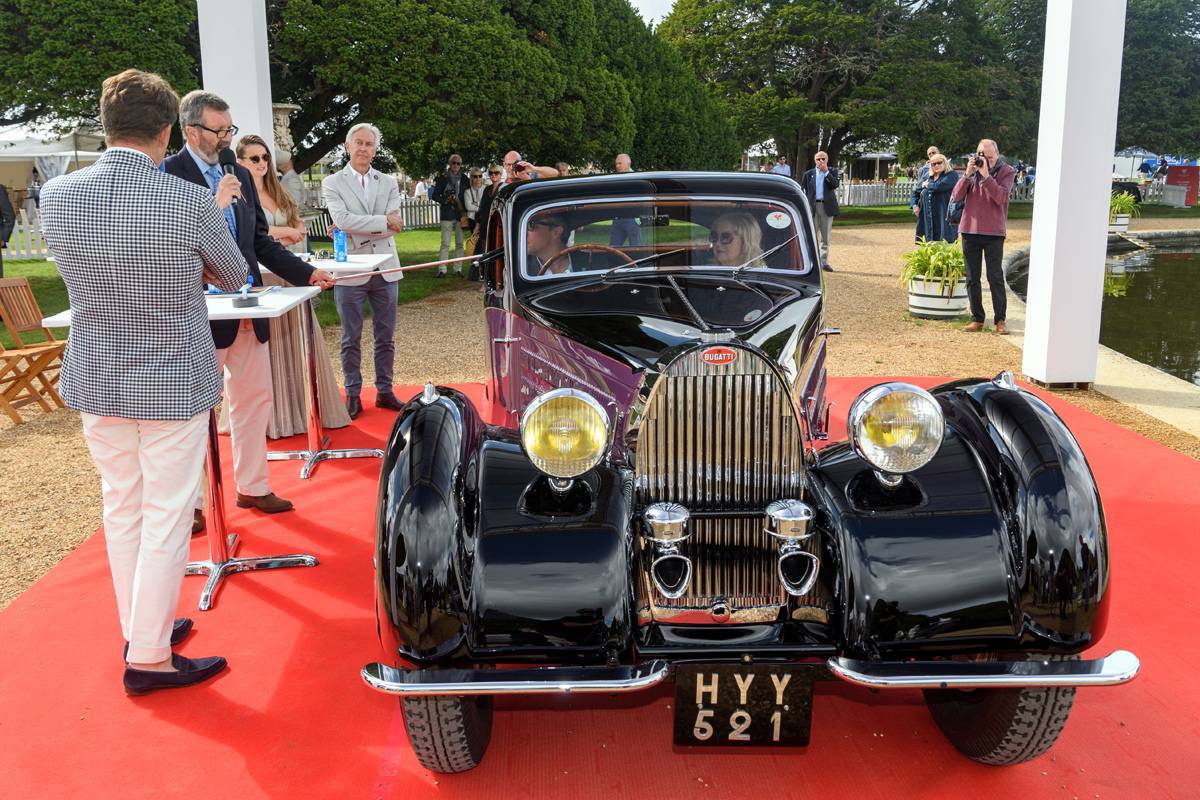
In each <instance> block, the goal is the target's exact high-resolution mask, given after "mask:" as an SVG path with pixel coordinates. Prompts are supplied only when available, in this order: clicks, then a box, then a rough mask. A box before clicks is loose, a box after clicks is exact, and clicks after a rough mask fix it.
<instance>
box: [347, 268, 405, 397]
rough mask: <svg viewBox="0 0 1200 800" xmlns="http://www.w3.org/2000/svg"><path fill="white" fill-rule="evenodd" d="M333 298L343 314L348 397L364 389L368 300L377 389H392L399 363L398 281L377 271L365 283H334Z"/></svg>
mask: <svg viewBox="0 0 1200 800" xmlns="http://www.w3.org/2000/svg"><path fill="white" fill-rule="evenodd" d="M333 300H334V302H335V303H337V310H338V315H339V316H341V318H342V374H344V375H345V376H346V397H358V395H359V394H360V393H361V392H362V372H360V371H359V365H360V364H361V363H362V326H363V313H364V311H365V307H364V303H366V302H370V304H371V323H372V327H373V328H374V332H375V389H376V391H379V392H390V391H392V370H393V369H394V366H395V363H396V284H395V283H393V282H389V281H387V280H384V278H383V276H382V275H375V276H373V277H372V278H371V280H369V281H367V282H366V283H364V284H362V285H361V286H345V285H343V284H338V285H337V286H335V287H333Z"/></svg>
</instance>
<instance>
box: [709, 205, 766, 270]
mask: <svg viewBox="0 0 1200 800" xmlns="http://www.w3.org/2000/svg"><path fill="white" fill-rule="evenodd" d="M722 222H723V223H725V224H726V225H728V226H729V228H730V229H731V230H732V231H733V233H734V234H736V235H737V236H739V237H740V238H741V240H742V255H741V259H742V262H743V263H745V262H747V261H749V262H751V263H750V266H752V267H761V266H763V262H762V259H760V258H759V256H761V255H762V253H763V249H762V228H760V227H759V226H758V220H756V219H754V215H753V214H751V213H749V212H748V211H730V212H729V213H728V214H722V215H721V216H719V217H717V218H716V219H715V220H713V224H712V227H711V228H709V230H716V228H717V226H718V225H720V224H721V223H722Z"/></svg>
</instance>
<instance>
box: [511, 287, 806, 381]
mask: <svg viewBox="0 0 1200 800" xmlns="http://www.w3.org/2000/svg"><path fill="white" fill-rule="evenodd" d="M672 283H674V285H672ZM821 299H822V296H821V291H820V288H819V287H814V286H812V285H809V284H806V283H805V282H803V281H802V280H799V279H797V278H796V277H793V276H790V275H787V274H783V273H747V274H745V275H743V276H742V277H741V278H740V279H739V280H734V279H733V276H732V274H731V273H730V272H728V271H721V272H717V271H708V272H703V271H699V270H688V271H686V272H680V271H671V272H667V271H662V272H654V273H649V274H639V275H637V276H626V275H617V276H613V277H612V278H611V281H610V282H608V283H602V282H600V281H598V280H595V279H592V280H584V281H580V280H574V281H571V282H570V283H566V282H563V283H559V284H556V285H554V286H552V287H550V288H547V289H543V290H540V291H537V292H532V293H529V294H528V295H526V297H524V298H522V306H523V308H524V311H525V314H526V316H527V317H528V318H529V319H530V320H531V321H532V322H535V323H536V324H540V325H542V326H544V327H546V328H549V329H550V330H553V331H555V332H556V333H558V334H560V335H562V336H566V337H568V338H570V339H573V340H575V341H577V342H579V343H580V344H582V345H585V346H587V347H590V348H592V349H595V350H597V351H599V352H602V353H605V354H607V355H609V356H611V357H613V358H616V359H618V360H620V361H623V362H625V363H627V364H628V365H629V366H630V368H631V369H633V370H635V371H636V370H643V369H644V370H649V371H652V372H660V371H661V370H662V369H663V368H664V367H665V366H666V363H664V362H666V361H669V360H670V359H671V358H672V357H673V353H672V351H674V350H676V349H677V348H679V347H680V346H681V345H686V344H689V343H691V342H698V341H702V332H703V331H704V327H703V326H702V325H701V324H700V322H701V320H702V321H703V322H704V325H706V326H708V328H709V330H710V332H721V334H722V335H723V336H725V337H732V339H733V340H735V341H741V342H743V343H746V344H750V345H753V346H755V347H757V348H758V349H760V350H762V351H763V352H764V353H766V354H767V355H769V356H771V357H772V358H774V359H776V360H777V361H778V360H780V358H781V357H782V356H783V354H784V353H786V352H791V351H793V350H794V348H795V337H796V336H797V335H798V333H799V332H800V331H802V330H805V329H807V328H809V327H811V326H812V325H819V324H821V318H822V304H821ZM789 343H790V346H789Z"/></svg>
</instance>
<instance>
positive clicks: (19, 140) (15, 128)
mask: <svg viewBox="0 0 1200 800" xmlns="http://www.w3.org/2000/svg"><path fill="white" fill-rule="evenodd" d="M103 145H104V134H103V133H102V132H101V131H99V130H98V129H97V128H95V127H92V126H90V125H79V126H76V127H75V128H74V129H72V130H71V131H69V132H68V133H63V134H57V133H55V132H54V130H53V128H52V126H50V125H6V126H3V127H0V161H33V162H35V163H36V164H37V167H38V172H39V173H40V174H41V175H42V178H43V180H49V179H50V178H54V177H57V176H59V175H62V174H63V173H64V172H66V171H67V169H68V168H69V167H70V165H71V163H72V162H74V163H75V168H76V169H78V168H79V167H80V166H81V165H82V163H83V162H88V163H91V162H93V161H95V160H96V159H98V158H99V157H100V156H101V155H102V152H101V148H102V146H103Z"/></svg>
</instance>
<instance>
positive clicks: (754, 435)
mask: <svg viewBox="0 0 1200 800" xmlns="http://www.w3.org/2000/svg"><path fill="white" fill-rule="evenodd" d="M706 349H707V348H697V349H695V350H692V351H689V352H688V353H687V354H685V355H683V356H681V357H680V358H679V359H677V360H676V361H674V362H673V363H672V364H671V366H670V367H668V368H667V370H666V371H665V372H664V374H663V375H662V377H661V378H660V379H659V380H658V383H657V384H656V385H655V387H654V391H653V393H652V394H651V397H650V399H649V401H648V403H647V406H646V409H645V412H644V414H643V419H642V424H641V426H640V429H639V432H638V439H637V442H638V443H637V447H638V453H637V461H636V464H637V467H636V477H635V488H636V491H637V498H638V505H639V507H642V508H644V507H645V506H646V505H648V504H650V503H655V502H662V501H673V502H676V503H679V504H680V505H682V506H684V507H685V508H687V509H688V510H689V511H690V512H692V514H693V517H692V521H691V523H690V526H689V529H690V531H691V536H690V537H689V538H688V540H687V541H685V542H683V543H682V545H681V547H680V553H681V554H682V555H685V556H687V557H688V558H689V559H691V561H692V565H693V573H692V581H691V584H690V586H689V588H688V591H687V593H686V594H685V595H684V596H683V597H680V598H679V599H677V600H668V599H666V598H664V597H661V596H658V595H657V593H656V592H655V591H654V589H653V585H652V584H648V592H649V593H650V595H651V600H652V602H653V604H654V605H655V606H657V607H659V608H661V609H697V610H699V609H707V608H708V607H709V606H710V605H711V604H712V603H714V602H716V601H717V600H723V601H725V602H726V603H728V604H729V606H730V607H731V608H733V609H754V608H762V609H763V610H764V613H765V614H767V615H768V616H771V615H772V614H773V613H774V612H772V611H770V610H769V609H774V610H776V611H777V610H778V608H779V607H780V606H781V605H783V604H784V603H785V600H786V596H785V594H784V592H783V589H782V587H781V586H780V582H779V578H778V575H777V569H778V547H777V545H776V543H775V542H774V540H772V539H771V537H770V536H768V535H767V533H766V532H765V531H764V530H763V523H764V517H763V511H764V509H766V507H767V505H768V504H769V503H771V502H772V501H774V500H781V499H784V498H800V497H801V492H802V486H803V468H804V467H803V454H804V450H803V446H802V443H801V439H800V431H799V423H798V421H797V418H796V414H795V411H794V409H793V407H792V401H791V397H790V395H789V393H788V390H787V387H786V386H784V385H783V384H782V383H781V382H780V380H779V379H778V378H777V377H776V375H775V373H774V372H773V371H772V370H771V368H770V367H769V366H768V364H767V362H766V361H765V360H764V359H762V358H761V357H759V356H758V355H756V354H754V353H751V352H750V351H747V350H742V349H738V350H737V351H736V352H737V354H738V355H737V358H736V359H735V360H734V361H733V362H732V363H728V364H710V363H706V362H705V361H704V360H703V357H702V353H703V352H704V351H705V350H706ZM706 512H708V515H706ZM738 512H745V513H744V514H739V513H738ZM744 616H745V615H743V618H744ZM771 618H773V616H771ZM763 621H767V620H765V619H764V620H763Z"/></svg>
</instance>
